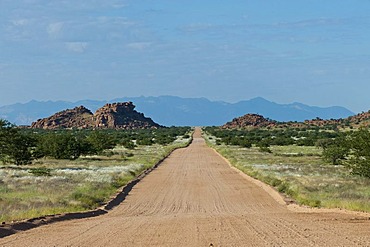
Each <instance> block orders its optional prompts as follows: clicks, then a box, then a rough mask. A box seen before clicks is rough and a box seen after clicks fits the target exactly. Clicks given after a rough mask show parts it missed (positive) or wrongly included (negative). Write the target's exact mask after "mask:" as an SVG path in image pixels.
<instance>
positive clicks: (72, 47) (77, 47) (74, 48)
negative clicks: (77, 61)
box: [65, 42, 88, 53]
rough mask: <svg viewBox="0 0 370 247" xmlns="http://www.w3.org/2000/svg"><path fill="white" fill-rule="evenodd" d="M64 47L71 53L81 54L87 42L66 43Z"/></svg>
mask: <svg viewBox="0 0 370 247" xmlns="http://www.w3.org/2000/svg"><path fill="white" fill-rule="evenodd" d="M65 44H66V47H67V49H68V50H69V51H71V52H76V53H83V52H84V51H85V50H86V49H87V47H88V43H87V42H66V43H65Z"/></svg>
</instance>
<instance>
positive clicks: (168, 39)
mask: <svg viewBox="0 0 370 247" xmlns="http://www.w3.org/2000/svg"><path fill="white" fill-rule="evenodd" d="M369 90H370V0H325V1H322V0H298V1H297V0H253V1H249V0H228V1H226V0H225V1H220V0H202V1H199V0H197V1H195V0H186V1H184V0H182V1H180V0H135V1H133V0H132V1H131V0H89V1H86V0H57V1H55V0H0V106H2V105H9V104H13V103H18V102H20V103H25V102H28V101H30V100H41V101H46V100H65V101H78V100H83V99H94V100H110V99H114V98H121V97H125V96H127V97H134V96H159V95H175V96H180V97H194V98H198V97H205V98H208V99H210V100H222V101H226V102H231V103H232V102H237V101H241V100H248V99H251V98H255V97H264V98H266V99H268V100H270V101H274V102H276V103H292V102H301V103H305V104H309V105H315V106H323V107H325V106H334V105H339V106H344V107H347V108H348V109H350V110H352V111H354V112H361V111H368V110H369V109H370V97H369Z"/></svg>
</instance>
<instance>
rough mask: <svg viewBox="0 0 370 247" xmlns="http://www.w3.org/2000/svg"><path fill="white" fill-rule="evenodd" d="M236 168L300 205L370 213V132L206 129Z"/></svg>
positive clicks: (214, 144) (214, 142)
mask: <svg viewBox="0 0 370 247" xmlns="http://www.w3.org/2000/svg"><path fill="white" fill-rule="evenodd" d="M203 130H204V136H205V137H206V140H207V142H208V144H209V145H210V146H211V147H213V148H215V149H216V150H217V151H218V152H219V153H221V154H222V155H223V156H224V157H225V158H227V159H228V160H229V161H230V162H231V163H232V164H233V165H234V166H235V167H237V168H238V169H240V170H241V171H243V172H245V173H246V174H248V175H250V176H252V177H254V178H257V179H259V180H261V181H263V182H265V183H267V184H269V185H271V186H273V187H275V188H276V189H277V190H278V191H279V192H281V193H284V194H286V195H288V196H289V197H290V198H292V199H294V200H295V201H297V202H298V203H300V204H303V205H308V206H313V207H327V208H345V209H350V210H358V211H367V212H370V200H369V199H370V132H369V131H368V130H367V129H359V130H350V131H348V132H343V131H342V132H339V131H336V130H323V129H317V128H315V129H271V130H269V129H250V130H235V129H234V130H226V129H220V128H217V127H207V128H204V129H203Z"/></svg>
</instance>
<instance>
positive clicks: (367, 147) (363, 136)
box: [347, 128, 370, 178]
mask: <svg viewBox="0 0 370 247" xmlns="http://www.w3.org/2000/svg"><path fill="white" fill-rule="evenodd" d="M349 141H350V147H351V155H350V158H349V160H348V162H347V165H348V167H349V168H350V169H351V172H352V174H356V175H359V176H363V177H368V178H370V132H369V130H368V129H365V128H361V129H360V130H359V131H357V132H354V133H353V134H352V135H351V136H350V140H349Z"/></svg>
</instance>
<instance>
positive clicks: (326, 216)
mask: <svg viewBox="0 0 370 247" xmlns="http://www.w3.org/2000/svg"><path fill="white" fill-rule="evenodd" d="M0 246H22V247H24V246H89V247H92V246H370V220H369V217H363V216H358V215H351V214H344V213H333V212H331V213H322V212H315V213H312V212H293V211H291V210H288V208H287V206H286V205H283V204H282V203H281V202H280V203H279V202H278V201H277V200H275V199H274V198H273V197H272V196H270V194H268V193H266V191H265V190H263V189H261V187H260V186H257V185H256V184H255V183H253V182H250V180H248V179H246V178H245V177H244V176H242V175H240V174H239V173H238V172H237V171H235V170H233V169H231V168H230V166H229V165H228V163H227V162H226V161H225V160H224V159H223V158H222V157H221V156H219V155H218V154H217V153H216V152H215V151H213V150H212V149H210V148H208V147H207V146H206V144H205V142H204V140H203V139H202V138H201V136H200V131H199V129H197V130H196V132H195V134H194V141H193V143H192V144H191V145H190V146H189V147H188V148H184V149H179V150H177V151H175V152H174V153H173V154H171V155H170V157H169V158H167V159H166V160H165V161H164V162H163V163H162V165H160V166H159V167H158V168H157V169H156V170H154V171H153V172H152V173H151V174H149V175H148V176H147V177H145V178H144V179H143V180H142V181H141V182H140V183H138V184H137V185H136V186H135V187H134V188H133V190H132V191H131V192H130V194H129V195H128V196H127V198H126V200H125V201H123V202H122V203H121V204H120V205H119V206H117V207H115V208H114V209H113V210H111V211H109V213H107V214H105V215H102V216H98V217H94V218H87V219H80V220H69V221H63V222H58V223H54V224H50V225H45V226H41V227H38V228H35V229H32V230H28V231H25V232H20V233H17V234H14V235H11V236H8V237H5V238H2V239H0Z"/></svg>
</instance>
